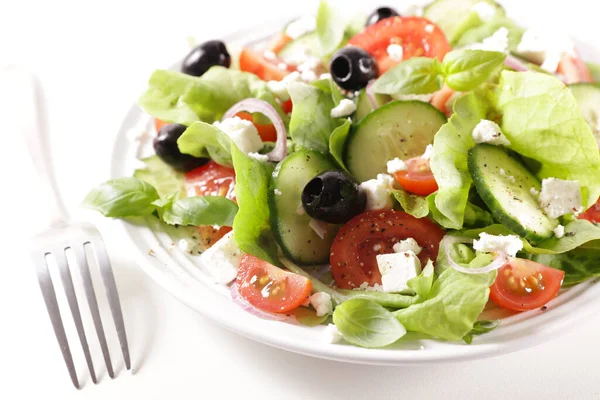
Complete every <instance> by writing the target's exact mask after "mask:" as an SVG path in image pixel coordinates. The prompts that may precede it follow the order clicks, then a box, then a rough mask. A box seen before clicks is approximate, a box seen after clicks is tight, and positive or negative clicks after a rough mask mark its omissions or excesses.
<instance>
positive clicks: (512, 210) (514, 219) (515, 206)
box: [468, 144, 558, 242]
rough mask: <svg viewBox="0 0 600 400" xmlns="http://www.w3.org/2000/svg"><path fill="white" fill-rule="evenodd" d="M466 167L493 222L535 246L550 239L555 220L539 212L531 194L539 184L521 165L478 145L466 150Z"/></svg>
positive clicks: (498, 149)
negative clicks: (495, 221) (467, 165)
mask: <svg viewBox="0 0 600 400" xmlns="http://www.w3.org/2000/svg"><path fill="white" fill-rule="evenodd" d="M468 164H469V172H470V173H471V176H472V177H473V182H474V183H475V188H476V189H477V193H479V196H480V197H481V199H482V200H483V201H484V203H485V204H486V205H487V206H488V208H489V209H490V211H492V215H493V216H494V219H496V220H497V221H498V222H500V223H502V224H503V225H504V226H506V227H507V228H508V229H510V230H511V231H513V232H515V233H517V234H518V235H520V236H522V237H524V238H526V239H529V240H532V241H534V242H536V241H540V240H543V239H546V238H549V237H550V236H552V234H553V232H552V230H553V229H554V228H556V227H557V226H558V220H556V219H554V218H550V217H548V216H547V215H546V214H544V212H543V211H542V209H541V208H540V206H539V204H538V201H537V195H536V194H534V193H539V191H540V188H541V184H540V181H539V180H538V179H537V178H536V177H535V176H534V175H533V174H532V173H531V172H529V170H527V169H526V168H525V166H524V165H523V164H522V163H521V162H520V161H518V160H517V159H515V158H514V157H512V156H510V155H509V154H508V153H507V152H506V151H505V150H504V149H502V148H501V147H498V146H493V145H490V144H478V145H476V146H475V147H473V148H472V149H471V150H469V157H468ZM532 188H533V189H534V190H532ZM532 192H533V193H532Z"/></svg>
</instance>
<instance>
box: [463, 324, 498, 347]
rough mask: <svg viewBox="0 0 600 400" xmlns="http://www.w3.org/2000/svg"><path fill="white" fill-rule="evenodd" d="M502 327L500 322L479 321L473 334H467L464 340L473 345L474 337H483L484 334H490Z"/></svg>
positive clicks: (474, 326)
mask: <svg viewBox="0 0 600 400" xmlns="http://www.w3.org/2000/svg"><path fill="white" fill-rule="evenodd" d="M498 325H500V321H499V320H495V321H477V322H475V324H474V325H473V329H471V332H469V333H467V334H466V335H465V337H464V338H463V340H464V341H465V343H466V344H471V343H472V342H473V336H475V335H483V334H484V333H488V332H491V331H493V330H494V329H496V328H497V327H498Z"/></svg>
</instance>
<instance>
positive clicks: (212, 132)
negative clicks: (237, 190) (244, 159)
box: [177, 121, 233, 167]
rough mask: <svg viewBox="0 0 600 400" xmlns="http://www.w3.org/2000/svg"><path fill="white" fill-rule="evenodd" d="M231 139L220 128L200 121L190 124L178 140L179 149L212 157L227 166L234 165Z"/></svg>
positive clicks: (185, 152) (199, 155) (195, 155)
mask: <svg viewBox="0 0 600 400" xmlns="http://www.w3.org/2000/svg"><path fill="white" fill-rule="evenodd" d="M231 143H232V141H231V139H230V138H229V136H227V135H226V134H225V133H223V132H222V131H221V130H220V129H219V128H217V127H216V126H214V125H211V124H207V123H206V122H202V121H198V122H194V123H193V124H192V125H190V126H189V127H188V128H187V129H186V130H185V132H183V134H182V135H181V136H180V137H179V139H178V140H177V146H178V147H179V151H181V152H182V153H183V154H190V155H192V156H194V157H210V158H212V159H213V161H215V162H216V163H217V164H221V165H223V166H225V167H231V166H232V165H233V163H232V160H231Z"/></svg>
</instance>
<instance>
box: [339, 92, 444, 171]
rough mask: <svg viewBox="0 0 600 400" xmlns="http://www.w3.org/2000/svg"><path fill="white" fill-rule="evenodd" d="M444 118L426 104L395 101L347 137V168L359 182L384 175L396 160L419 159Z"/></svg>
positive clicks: (363, 122)
mask: <svg viewBox="0 0 600 400" xmlns="http://www.w3.org/2000/svg"><path fill="white" fill-rule="evenodd" d="M445 123H446V116H445V115H444V114H442V113H441V112H440V111H439V110H438V109H437V108H435V107H434V106H432V105H431V104H429V103H425V102H422V101H417V100H409V101H404V100H396V101H392V102H390V103H388V104H386V105H384V106H383V107H380V108H378V109H377V110H375V111H373V112H371V113H370V114H368V115H367V116H366V117H364V118H363V119H362V120H361V121H360V122H359V123H358V126H357V127H356V129H355V130H354V131H353V132H351V133H350V135H349V136H348V142H347V144H346V157H345V158H346V160H345V161H346V166H347V167H348V170H349V171H350V172H351V173H352V174H353V175H354V176H355V177H356V179H358V180H359V181H361V182H364V181H366V180H369V179H374V178H376V177H377V174H381V173H386V172H387V167H386V164H387V162H388V161H389V160H392V159H394V158H395V157H398V158H400V159H401V160H406V159H408V158H411V157H416V156H420V155H421V154H423V152H424V151H425V148H426V147H427V145H428V144H431V143H433V136H434V135H435V134H436V132H437V131H438V130H439V129H440V127H441V126H442V125H443V124H445Z"/></svg>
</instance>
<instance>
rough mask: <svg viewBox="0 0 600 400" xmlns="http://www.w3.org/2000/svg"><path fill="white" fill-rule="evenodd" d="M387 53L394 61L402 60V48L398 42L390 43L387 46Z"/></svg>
mask: <svg viewBox="0 0 600 400" xmlns="http://www.w3.org/2000/svg"><path fill="white" fill-rule="evenodd" d="M387 54H388V56H389V57H390V58H391V59H392V60H394V61H402V58H403V57H404V49H403V48H402V46H400V45H399V44H395V43H392V44H390V45H389V46H388V47H387Z"/></svg>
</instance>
